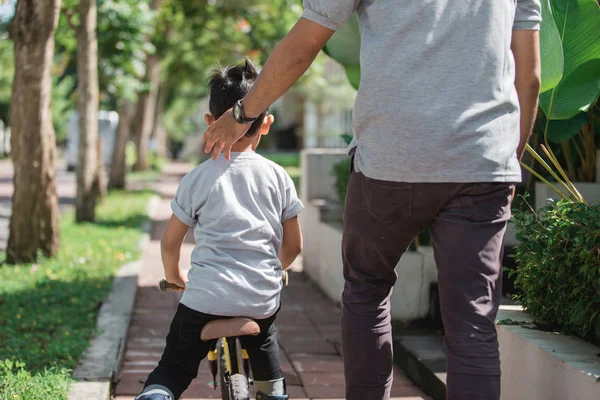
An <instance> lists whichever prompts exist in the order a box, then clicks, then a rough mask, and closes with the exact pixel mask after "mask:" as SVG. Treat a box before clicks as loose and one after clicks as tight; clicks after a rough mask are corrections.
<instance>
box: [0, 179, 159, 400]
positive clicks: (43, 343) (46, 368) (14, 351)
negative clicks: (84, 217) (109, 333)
mask: <svg viewBox="0 0 600 400" xmlns="http://www.w3.org/2000/svg"><path fill="white" fill-rule="evenodd" d="M151 195H152V194H151V193H150V192H148V191H145V192H111V194H109V195H108V197H107V198H106V199H105V200H104V201H103V202H102V203H101V204H100V205H99V206H98V209H97V223H95V224H81V225H77V224H75V222H74V216H73V214H66V215H64V216H62V217H61V221H60V233H61V248H60V251H59V253H58V255H57V257H56V258H54V259H45V260H40V261H39V262H37V263H35V264H27V265H18V266H13V265H2V266H0V282H2V284H1V285H0V343H1V344H2V345H1V346H0V360H11V361H9V362H8V363H7V362H2V363H0V399H1V400H13V399H26V400H37V399H40V400H41V399H66V397H67V393H68V388H69V385H70V382H71V371H72V370H73V369H74V368H75V366H76V365H77V362H78V360H79V358H80V357H81V355H82V353H83V352H84V351H85V349H86V348H87V347H88V345H89V341H90V339H91V338H92V336H93V335H94V333H95V332H94V331H95V326H96V317H97V314H98V310H99V308H100V306H101V304H102V302H103V301H104V299H106V297H107V296H108V294H109V292H110V289H111V284H112V279H113V276H114V273H115V272H116V271H117V269H118V268H119V267H120V266H121V265H123V264H125V263H127V262H129V261H132V260H135V259H137V258H138V257H139V256H140V248H139V242H140V239H141V235H142V229H141V224H142V222H143V221H144V220H146V218H147V217H146V212H145V207H146V204H147V203H148V200H149V198H150V197H151Z"/></svg>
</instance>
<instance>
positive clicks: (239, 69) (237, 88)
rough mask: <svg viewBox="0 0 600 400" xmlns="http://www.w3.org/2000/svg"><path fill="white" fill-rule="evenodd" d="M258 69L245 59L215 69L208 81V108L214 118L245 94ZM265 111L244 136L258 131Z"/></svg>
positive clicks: (254, 79) (252, 83) (250, 135)
mask: <svg viewBox="0 0 600 400" xmlns="http://www.w3.org/2000/svg"><path fill="white" fill-rule="evenodd" d="M258 73H259V71H258V69H257V68H256V66H255V65H254V64H253V63H252V61H250V60H248V59H246V61H245V62H244V63H243V64H239V65H231V66H228V67H224V68H220V69H217V70H215V72H214V73H213V75H212V77H211V78H210V81H209V87H210V100H209V105H208V108H209V110H210V113H211V114H212V116H213V117H214V118H215V119H218V118H219V117H220V116H221V115H223V114H224V113H225V111H227V110H229V109H230V108H231V107H233V105H234V104H235V103H236V102H237V101H238V100H240V99H242V98H244V96H246V94H248V92H249V91H250V88H252V85H254V82H256V78H258ZM266 115H267V112H266V111H265V112H264V113H262V114H261V115H260V116H259V117H258V119H257V120H256V121H254V123H253V124H252V126H251V127H250V129H249V130H248V132H247V133H246V136H249V137H252V136H254V135H256V133H257V132H258V128H260V126H261V124H262V123H263V120H264V118H265V116H266Z"/></svg>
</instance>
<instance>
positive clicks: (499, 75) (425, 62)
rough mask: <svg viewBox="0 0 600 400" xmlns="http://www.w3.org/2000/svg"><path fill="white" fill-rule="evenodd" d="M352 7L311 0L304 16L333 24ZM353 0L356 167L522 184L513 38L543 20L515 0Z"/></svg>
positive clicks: (429, 178)
mask: <svg viewBox="0 0 600 400" xmlns="http://www.w3.org/2000/svg"><path fill="white" fill-rule="evenodd" d="M350 3H353V2H352V1H331V2H326V1H323V0H306V1H305V5H306V8H307V11H306V12H305V15H304V16H305V17H307V18H308V19H311V16H314V15H316V18H312V19H314V20H315V21H316V22H319V21H317V20H318V19H319V18H320V17H324V18H326V19H329V20H330V22H331V23H332V24H334V23H335V22H336V21H343V20H344V19H345V18H346V16H347V12H348V4H350ZM354 3H355V5H357V6H358V7H357V13H358V17H359V22H360V28H361V37H362V46H361V77H362V78H361V84H360V89H359V92H358V97H357V100H356V107H355V112H354V131H355V133H356V137H357V141H358V143H359V145H358V148H357V154H356V166H357V169H359V170H361V171H362V172H363V173H365V175H367V176H369V177H371V178H376V179H382V180H388V181H406V182H478V181H484V182H490V181H500V182H516V181H520V179H521V173H520V168H519V165H518V161H517V156H516V152H515V149H516V148H517V145H518V143H519V112H518V110H519V102H518V97H517V92H516V90H515V87H514V79H515V65H514V59H513V56H512V52H511V49H510V44H511V35H512V30H513V28H514V27H521V26H524V25H528V26H534V25H536V24H539V21H538V20H536V18H535V17H534V18H532V17H531V14H530V13H528V12H527V10H525V11H523V10H522V9H518V8H517V2H516V1H515V0H500V1H496V0H429V1H422V2H419V1H397V0H355V1H354ZM519 3H521V2H519ZM523 3H526V2H523ZM538 16H539V15H538ZM321 22H322V21H321ZM332 28H335V26H334V25H332Z"/></svg>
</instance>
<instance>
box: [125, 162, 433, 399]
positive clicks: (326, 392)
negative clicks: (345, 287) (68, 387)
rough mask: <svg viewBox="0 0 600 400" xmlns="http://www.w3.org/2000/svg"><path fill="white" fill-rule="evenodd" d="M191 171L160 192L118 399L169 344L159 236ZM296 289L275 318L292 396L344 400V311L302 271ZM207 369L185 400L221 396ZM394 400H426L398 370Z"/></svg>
mask: <svg viewBox="0 0 600 400" xmlns="http://www.w3.org/2000/svg"><path fill="white" fill-rule="evenodd" d="M188 168H189V167H186V166H185V165H181V164H179V165H178V164H171V165H169V167H168V168H167V170H166V171H165V172H166V174H165V175H163V177H162V178H161V181H160V182H158V183H157V184H156V185H155V188H156V189H157V191H158V192H159V193H160V195H161V197H162V199H161V204H160V208H159V210H158V212H157V214H156V215H154V216H153V219H154V223H153V229H152V240H151V242H150V243H149V245H148V247H147V248H146V251H145V254H144V256H143V267H142V271H141V272H140V276H139V279H138V294H137V298H136V304H135V312H134V316H133V319H132V322H131V325H130V327H129V333H128V338H127V344H126V352H125V360H124V365H123V368H122V369H121V373H120V375H119V376H118V377H117V380H116V385H115V390H114V393H115V396H116V398H115V399H116V400H132V399H133V398H134V395H135V394H137V393H139V392H140V390H141V389H142V387H143V383H144V380H145V379H146V377H147V375H148V373H149V372H151V371H152V370H153V369H154V367H155V366H156V364H157V363H158V360H159V359H160V355H161V353H162V350H163V348H164V338H165V337H166V335H167V332H168V327H169V324H170V322H171V319H172V317H173V313H174V312H175V308H176V306H177V303H178V300H179V297H178V295H177V294H175V293H173V292H171V293H167V294H161V293H160V292H159V291H158V289H157V288H156V283H157V282H158V280H159V279H160V278H161V277H162V276H163V271H162V264H161V261H160V243H159V240H160V236H161V234H162V231H163V230H164V227H165V224H166V221H167V219H168V218H169V217H170V209H169V202H170V200H171V199H172V197H173V196H174V193H175V190H176V188H177V183H178V178H179V177H180V176H182V175H183V174H184V173H186V172H187V171H188ZM192 249H193V241H192V239H191V235H188V238H187V239H186V243H185V244H184V247H183V251H182V255H181V260H182V267H183V268H189V257H190V253H191V251H192ZM293 269H294V271H295V272H294V273H292V274H291V276H290V285H289V286H288V287H287V288H285V290H284V291H283V293H282V309H281V311H280V314H279V316H278V318H277V328H278V332H279V343H280V347H281V356H282V361H283V370H284V374H285V378H286V382H287V385H288V392H289V394H290V397H291V398H293V399H343V398H344V376H343V365H342V357H341V346H340V342H341V331H340V326H339V322H338V321H339V320H340V310H339V308H338V307H337V306H335V305H334V304H333V303H332V302H331V301H329V300H328V299H327V298H326V297H325V296H324V295H323V294H322V293H321V292H320V291H319V290H318V289H317V288H316V287H315V285H314V284H313V283H312V282H311V281H310V280H309V279H308V278H307V277H306V275H304V274H303V273H302V272H301V266H300V265H299V264H296V265H295V266H294V267H293ZM211 380H212V378H211V375H210V372H209V370H208V363H207V362H206V361H204V362H202V364H201V366H200V370H199V373H198V378H197V379H196V380H195V381H194V383H193V384H192V385H191V386H190V388H189V389H188V390H187V391H186V393H184V395H183V397H182V398H183V399H188V400H191V399H194V400H200V399H215V398H220V392H219V391H215V390H213V389H212V386H211V384H210V382H211ZM392 396H393V398H394V399H403V400H419V399H421V400H422V399H427V397H425V395H424V394H423V393H422V392H421V391H420V390H419V389H418V388H417V387H415V386H414V385H413V384H412V382H411V381H410V380H409V379H408V378H407V377H406V375H404V373H403V372H402V371H400V370H399V369H397V370H396V371H395V380H394V387H393V391H392Z"/></svg>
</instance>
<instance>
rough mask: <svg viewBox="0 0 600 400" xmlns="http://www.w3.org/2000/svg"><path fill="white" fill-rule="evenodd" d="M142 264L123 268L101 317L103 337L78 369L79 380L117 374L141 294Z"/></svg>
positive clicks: (93, 343)
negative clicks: (138, 278) (135, 302)
mask: <svg viewBox="0 0 600 400" xmlns="http://www.w3.org/2000/svg"><path fill="white" fill-rule="evenodd" d="M141 265H142V263H141V261H135V262H132V263H129V264H126V265H124V266H122V267H121V268H120V269H119V271H118V272H117V274H116V276H115V279H114V281H113V286H112V292H111V294H110V296H109V297H108V299H106V301H105V302H104V303H103V304H102V307H101V308H100V314H99V315H98V322H97V330H98V332H99V334H98V335H97V336H96V337H95V338H94V339H93V340H92V343H91V345H90V347H89V348H88V349H87V350H86V352H85V353H84V355H83V357H82V359H81V361H80V363H79V365H78V366H77V368H76V369H75V374H74V378H75V379H77V380H90V381H93V380H102V379H105V380H108V381H110V380H111V379H112V377H113V375H114V374H115V372H116V371H117V369H118V367H119V363H120V358H121V354H122V349H123V347H124V341H125V336H126V335H127V328H128V327H129V320H130V319H131V313H132V310H133V304H134V301H135V295H136V292H137V275H138V272H139V270H140V267H141Z"/></svg>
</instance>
